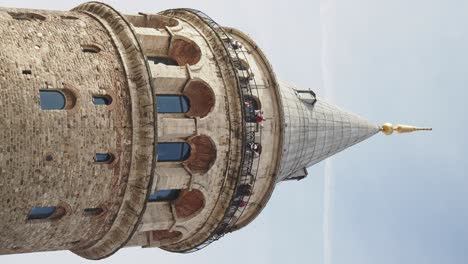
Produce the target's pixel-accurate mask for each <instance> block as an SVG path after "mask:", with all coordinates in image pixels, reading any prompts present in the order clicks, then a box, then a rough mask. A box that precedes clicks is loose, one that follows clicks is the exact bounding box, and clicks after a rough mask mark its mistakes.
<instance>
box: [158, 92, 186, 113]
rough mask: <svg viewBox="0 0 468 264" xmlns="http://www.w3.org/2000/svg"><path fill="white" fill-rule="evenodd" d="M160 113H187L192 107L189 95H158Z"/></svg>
mask: <svg viewBox="0 0 468 264" xmlns="http://www.w3.org/2000/svg"><path fill="white" fill-rule="evenodd" d="M156 101H157V102H156V105H157V107H158V113H186V112H188V110H189V108H190V103H189V100H188V99H187V97H185V96H183V95H158V96H156Z"/></svg>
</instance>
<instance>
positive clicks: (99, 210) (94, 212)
mask: <svg viewBox="0 0 468 264" xmlns="http://www.w3.org/2000/svg"><path fill="white" fill-rule="evenodd" d="M103 212H104V210H103V209H102V208H86V209H84V213H85V215H87V216H96V215H100V214H102V213H103Z"/></svg>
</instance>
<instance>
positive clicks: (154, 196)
mask: <svg viewBox="0 0 468 264" xmlns="http://www.w3.org/2000/svg"><path fill="white" fill-rule="evenodd" d="M163 192H167V194H166V195H164V196H158V193H163ZM180 193H181V190H180V189H169V190H156V191H154V192H152V193H151V194H150V195H149V196H148V202H150V203H157V202H169V201H175V200H177V199H178V198H179V196H180Z"/></svg>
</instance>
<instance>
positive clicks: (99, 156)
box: [94, 153, 114, 163]
mask: <svg viewBox="0 0 468 264" xmlns="http://www.w3.org/2000/svg"><path fill="white" fill-rule="evenodd" d="M113 160H114V156H112V154H109V153H96V155H95V156H94V162H96V163H111V162H112V161H113Z"/></svg>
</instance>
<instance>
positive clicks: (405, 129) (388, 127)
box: [380, 123, 432, 136]
mask: <svg viewBox="0 0 468 264" xmlns="http://www.w3.org/2000/svg"><path fill="white" fill-rule="evenodd" d="M380 131H382V133H384V134H385V135H387V136H389V135H391V134H393V131H396V132H397V133H400V134H401V133H410V132H414V131H432V128H430V127H414V126H407V125H397V126H396V127H393V125H392V124H390V123H385V124H383V125H382V126H381V127H380Z"/></svg>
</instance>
